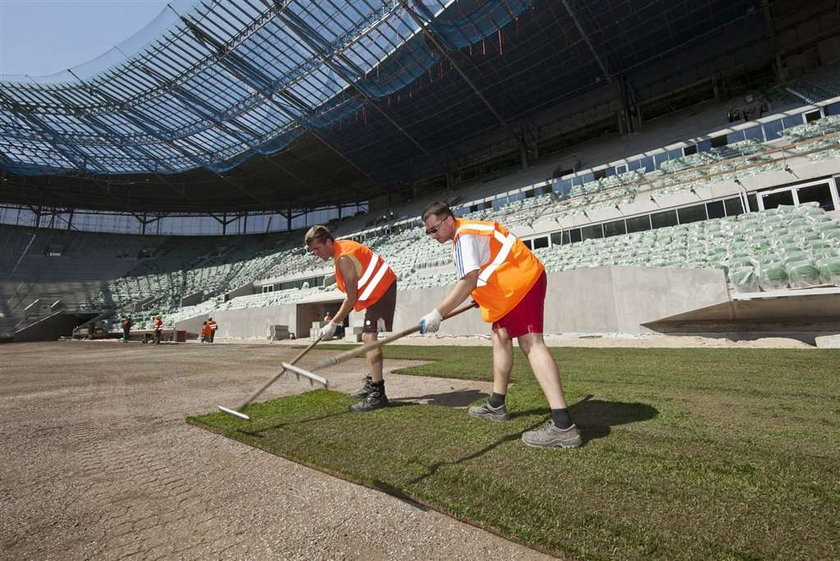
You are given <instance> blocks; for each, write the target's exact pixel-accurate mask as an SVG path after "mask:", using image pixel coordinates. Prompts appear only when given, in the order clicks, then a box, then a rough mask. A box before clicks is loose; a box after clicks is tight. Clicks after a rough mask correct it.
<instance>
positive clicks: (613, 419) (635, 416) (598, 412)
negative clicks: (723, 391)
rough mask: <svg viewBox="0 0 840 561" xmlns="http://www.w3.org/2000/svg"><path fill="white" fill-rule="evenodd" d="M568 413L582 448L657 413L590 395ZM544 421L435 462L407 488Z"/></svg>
mask: <svg viewBox="0 0 840 561" xmlns="http://www.w3.org/2000/svg"><path fill="white" fill-rule="evenodd" d="M549 412H550V411H549V409H547V408H540V409H529V410H527V411H517V412H516V413H514V414H512V415H511V418H516V417H526V416H532V415H540V416H543V415H548V414H549ZM569 412H570V414H571V415H572V419H574V421H575V424H576V425H577V426H578V428H579V429H580V432H581V435H582V436H583V445H584V446H586V443H588V442H589V441H591V440H595V439H598V438H604V437H606V436H607V435H609V434H610V430H611V429H610V427H613V426H616V425H626V424H628V423H637V422H641V421H647V420H649V419H653V418H654V417H656V416H657V415H659V411H658V410H657V409H656V408H655V407H652V406H650V405H647V404H646V403H625V402H621V401H601V400H597V399H596V400H593V399H592V396H591V395H587V396H586V397H584V398H583V399H581V400H580V401H578V402H577V403H574V404H572V405H570V406H569ZM543 422H544V419H540V420H539V421H537V422H536V423H532V424H530V425H529V426H526V427H525V428H524V429H522V430H520V431H518V432H515V433H513V434H509V435H507V436H505V437H504V438H500V439H499V440H497V441H496V442H492V443H490V444H488V445H487V446H485V447H484V448H481V449H479V450H476V451H475V452H472V453H470V454H467V455H466V456H463V457H461V458H458V459H457V460H453V461H447V462H437V463H435V464H433V465H432V466H431V467H430V468H429V470H428V471H427V472H426V473H424V474H423V475H420V476H419V477H416V478H414V479H412V480H411V481H409V482H408V483H407V484H408V485H413V484H415V483H419V482H421V481H423V480H424V479H426V478H427V477H430V476H432V475H434V474H435V473H436V472H437V471H439V470H440V469H441V468H443V467H446V466H451V465H457V464H460V463H462V462H467V461H469V460H473V459H475V458H478V457H480V456H483V455H484V454H486V453H487V452H489V451H491V450H493V449H494V448H497V447H499V446H501V445H502V444H504V443H505V442H510V441H513V440H519V439H520V438H522V433H524V432H527V431H529V430H534V429H536V428H537V427H539V426H540V425H542V424H543Z"/></svg>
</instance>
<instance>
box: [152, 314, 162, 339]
mask: <svg viewBox="0 0 840 561" xmlns="http://www.w3.org/2000/svg"><path fill="white" fill-rule="evenodd" d="M152 329H154V332H155V339H154V343H155V345H160V340H161V339H162V338H163V318H162V317H161V316H155V323H154V325H152Z"/></svg>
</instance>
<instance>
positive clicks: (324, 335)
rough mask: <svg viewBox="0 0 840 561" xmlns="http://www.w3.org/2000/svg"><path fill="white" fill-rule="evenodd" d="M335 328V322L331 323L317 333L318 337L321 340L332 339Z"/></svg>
mask: <svg viewBox="0 0 840 561" xmlns="http://www.w3.org/2000/svg"><path fill="white" fill-rule="evenodd" d="M336 327H338V326H337V325H336V324H335V322H333V321H331V322H329V323H327V325H325V326H324V327H322V328H321V329H320V330H319V331H318V336H319V337H320V338H321V339H332V337H333V335H335V329H336Z"/></svg>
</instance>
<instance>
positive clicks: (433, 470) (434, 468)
mask: <svg viewBox="0 0 840 561" xmlns="http://www.w3.org/2000/svg"><path fill="white" fill-rule="evenodd" d="M541 424H543V421H542V420H540V421H539V422H538V423H534V424H532V425H530V426H528V427H525V428H524V429H523V430H521V431H519V432H515V433H513V434H509V435H507V436H505V437H504V438H500V439H499V440H497V441H496V442H491V443H490V444H488V445H487V446H485V447H484V448H480V449H478V450H476V451H475V452H473V453H471V454H467V455H466V456H462V457H460V458H458V459H457V460H453V461H451V462H435V463H434V464H432V465H431V466H430V467H429V471H427V472H426V473H424V474H423V475H420V476H418V477H415V478H414V479H412V480H410V481H408V482H406V485H414V484H415V483H420V482H421V481H423V480H424V479H426V478H427V477H431V476H433V475H434V474H435V473H437V472H438V471H439V470H440V469H441V468H444V467H446V466H456V465H458V464H460V463H463V462H468V461H470V460H474V459H475V458H478V457H480V456H483V455H484V454H486V453H487V452H489V451H490V450H493V449H494V448H498V447H499V446H501V445H502V444H504V443H505V442H510V441H512V440H519V439H520V438H522V433H523V432H525V431H529V430H534V429H535V428H537V427H538V426H540V425H541Z"/></svg>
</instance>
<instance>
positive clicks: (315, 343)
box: [236, 335, 321, 411]
mask: <svg viewBox="0 0 840 561" xmlns="http://www.w3.org/2000/svg"><path fill="white" fill-rule="evenodd" d="M320 341H321V336H320V335H319V336H318V338H317V339H315V340H314V341H312V343H310V344H309V346H308V347H306V348H305V349H303V350H302V351H301V352H300V354H298V355H297V356H296V357H295V358H293V359H292V361H291V362H290V363H289V364H295V363H296V362H297V361H299V360H300V359H302V358H303V357H304V355H306V353H308V352H309V351H311V350H312V349H313V348H315V345H317V344H318V343H319V342H320ZM285 373H286V369H285V368H283V369H282V370H281V371H280V373H279V374H277V375H276V376H275V377H274V378H272V379H271V380H269V381H268V382H266V383H265V385H264V386H263V387H261V388H260V389H258V390H257V391H255V392H254V393H252V394H251V396H250V397H249V398H248V399H246V400H245V401H243V402H242V405H240V406H239V407H237V408H236V410H237V411H242V410H243V409H245V407H247V406H248V405H249V404H250V403H251V402H252V401H254V400H255V399H257V398H258V397H259V396H260V394H261V393H263V392H264V391H265V390H267V389H268V387H269V386H270V385H271V384H273V383H274V382H276V381H277V380H278V379H279V378H280V376H282V375H283V374H285Z"/></svg>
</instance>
